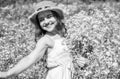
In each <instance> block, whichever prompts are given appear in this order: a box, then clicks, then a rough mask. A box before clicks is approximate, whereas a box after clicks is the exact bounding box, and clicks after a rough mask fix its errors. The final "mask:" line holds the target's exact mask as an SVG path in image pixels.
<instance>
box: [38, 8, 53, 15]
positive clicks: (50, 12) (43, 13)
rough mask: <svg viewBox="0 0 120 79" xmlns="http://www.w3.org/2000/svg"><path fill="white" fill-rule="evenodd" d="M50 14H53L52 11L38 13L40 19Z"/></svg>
mask: <svg viewBox="0 0 120 79" xmlns="http://www.w3.org/2000/svg"><path fill="white" fill-rule="evenodd" d="M49 14H53V13H52V11H50V10H47V11H43V12H40V13H38V17H44V16H46V15H49Z"/></svg>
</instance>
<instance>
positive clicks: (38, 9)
mask: <svg viewBox="0 0 120 79" xmlns="http://www.w3.org/2000/svg"><path fill="white" fill-rule="evenodd" d="M49 7H50V6H45V7H44V9H46V8H49ZM41 9H42V8H38V9H37V11H39V10H41Z"/></svg>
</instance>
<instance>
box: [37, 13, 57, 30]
mask: <svg viewBox="0 0 120 79" xmlns="http://www.w3.org/2000/svg"><path fill="white" fill-rule="evenodd" d="M38 19H39V23H40V26H41V28H42V29H43V30H46V31H47V32H52V31H54V30H55V29H56V25H57V20H56V18H55V17H54V16H53V13H52V12H51V11H45V12H42V13H40V14H38Z"/></svg>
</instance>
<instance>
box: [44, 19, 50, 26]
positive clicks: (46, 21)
mask: <svg viewBox="0 0 120 79" xmlns="http://www.w3.org/2000/svg"><path fill="white" fill-rule="evenodd" d="M47 25H49V20H48V18H44V26H45V27H46V26H47Z"/></svg>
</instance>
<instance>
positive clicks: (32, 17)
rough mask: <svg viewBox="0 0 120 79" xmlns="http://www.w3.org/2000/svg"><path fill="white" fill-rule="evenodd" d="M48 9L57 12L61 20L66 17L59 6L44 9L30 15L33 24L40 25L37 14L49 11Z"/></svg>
mask: <svg viewBox="0 0 120 79" xmlns="http://www.w3.org/2000/svg"><path fill="white" fill-rule="evenodd" d="M47 10H50V11H54V12H56V13H57V14H58V16H59V18H60V19H61V20H62V19H64V15H63V11H62V10H60V9H58V8H51V9H44V10H40V11H35V12H34V13H33V14H32V15H30V16H29V17H28V19H30V21H31V22H32V23H33V24H35V25H38V23H37V20H36V16H37V14H38V13H40V12H43V11H47Z"/></svg>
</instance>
